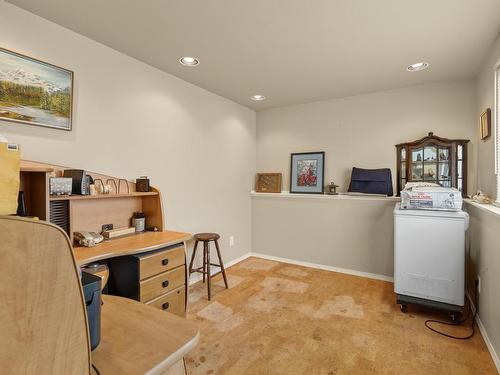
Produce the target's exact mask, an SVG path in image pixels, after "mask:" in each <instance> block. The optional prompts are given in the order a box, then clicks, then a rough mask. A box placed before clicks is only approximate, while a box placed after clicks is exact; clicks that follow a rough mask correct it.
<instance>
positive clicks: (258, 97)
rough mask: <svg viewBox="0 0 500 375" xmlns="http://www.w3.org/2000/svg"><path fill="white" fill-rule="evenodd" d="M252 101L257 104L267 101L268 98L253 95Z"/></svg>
mask: <svg viewBox="0 0 500 375" xmlns="http://www.w3.org/2000/svg"><path fill="white" fill-rule="evenodd" d="M250 99H252V100H253V101H256V102H260V101H261V100H264V99H266V97H265V96H264V95H259V94H257V95H252V96H251V97H250Z"/></svg>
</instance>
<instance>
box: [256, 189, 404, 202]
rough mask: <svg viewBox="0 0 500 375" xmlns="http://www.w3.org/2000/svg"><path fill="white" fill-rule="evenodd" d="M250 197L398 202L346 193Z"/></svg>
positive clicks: (390, 198) (284, 194) (280, 194)
mask: <svg viewBox="0 0 500 375" xmlns="http://www.w3.org/2000/svg"><path fill="white" fill-rule="evenodd" d="M250 196H252V197H272V198H277V199H279V198H293V199H297V198H298V199H304V198H305V199H330V200H358V201H360V200H364V201H385V202H391V201H392V202H399V201H400V199H399V197H384V196H381V195H368V194H366V195H350V194H346V193H339V194H337V195H330V194H297V193H290V192H289V191H283V192H281V193H257V192H256V191H254V190H252V191H251V192H250Z"/></svg>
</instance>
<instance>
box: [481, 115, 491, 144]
mask: <svg viewBox="0 0 500 375" xmlns="http://www.w3.org/2000/svg"><path fill="white" fill-rule="evenodd" d="M479 131H480V133H481V140H485V139H488V138H489V137H490V136H491V109H489V108H487V109H486V110H485V111H484V112H483V113H481V116H480V117H479Z"/></svg>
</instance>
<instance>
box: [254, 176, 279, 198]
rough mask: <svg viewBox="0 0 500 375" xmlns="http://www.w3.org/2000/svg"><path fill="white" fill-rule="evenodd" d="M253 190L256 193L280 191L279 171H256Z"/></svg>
mask: <svg viewBox="0 0 500 375" xmlns="http://www.w3.org/2000/svg"><path fill="white" fill-rule="evenodd" d="M255 191H256V192H258V193H281V173H257V180H256V183H255Z"/></svg>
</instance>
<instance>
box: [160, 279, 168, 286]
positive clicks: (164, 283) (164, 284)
mask: <svg viewBox="0 0 500 375" xmlns="http://www.w3.org/2000/svg"><path fill="white" fill-rule="evenodd" d="M168 284H169V282H168V280H165V281H164V282H162V283H161V285H163V287H164V288H166V287H167V286H168Z"/></svg>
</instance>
